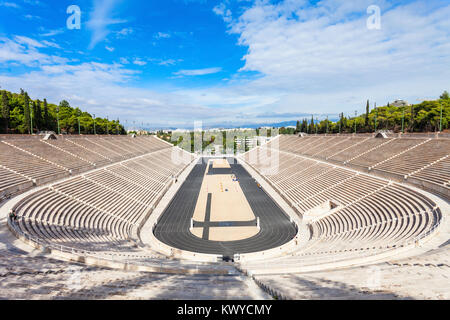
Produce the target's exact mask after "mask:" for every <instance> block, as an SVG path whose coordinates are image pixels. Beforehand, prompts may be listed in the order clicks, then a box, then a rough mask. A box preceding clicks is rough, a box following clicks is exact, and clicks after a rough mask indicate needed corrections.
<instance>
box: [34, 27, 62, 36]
mask: <svg viewBox="0 0 450 320" xmlns="http://www.w3.org/2000/svg"><path fill="white" fill-rule="evenodd" d="M63 32H64V29H63V28H61V29H55V30H49V31H48V32H45V33H41V34H39V35H40V36H41V37H53V36H56V35H58V34H61V33H63Z"/></svg>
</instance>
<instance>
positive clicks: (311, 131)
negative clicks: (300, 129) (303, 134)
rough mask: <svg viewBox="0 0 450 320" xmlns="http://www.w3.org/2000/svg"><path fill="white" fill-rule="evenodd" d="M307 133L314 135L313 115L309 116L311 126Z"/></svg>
mask: <svg viewBox="0 0 450 320" xmlns="http://www.w3.org/2000/svg"><path fill="white" fill-rule="evenodd" d="M309 133H314V116H313V115H311V125H310V130H309Z"/></svg>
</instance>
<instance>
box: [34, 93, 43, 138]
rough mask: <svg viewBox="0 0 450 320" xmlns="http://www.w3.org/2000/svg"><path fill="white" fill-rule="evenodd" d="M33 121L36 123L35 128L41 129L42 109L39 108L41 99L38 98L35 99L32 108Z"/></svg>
mask: <svg viewBox="0 0 450 320" xmlns="http://www.w3.org/2000/svg"><path fill="white" fill-rule="evenodd" d="M33 114H34V122H35V123H36V128H37V129H38V131H40V130H41V129H42V109H41V101H40V100H39V99H38V100H37V101H36V105H35V108H34V112H33Z"/></svg>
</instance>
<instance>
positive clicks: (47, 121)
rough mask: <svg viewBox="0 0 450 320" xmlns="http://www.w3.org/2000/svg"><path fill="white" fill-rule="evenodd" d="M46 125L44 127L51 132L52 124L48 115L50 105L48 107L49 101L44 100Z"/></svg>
mask: <svg viewBox="0 0 450 320" xmlns="http://www.w3.org/2000/svg"><path fill="white" fill-rule="evenodd" d="M43 120H44V123H43V127H44V128H45V129H46V130H50V127H51V124H50V116H49V114H48V105H47V99H44V119H43Z"/></svg>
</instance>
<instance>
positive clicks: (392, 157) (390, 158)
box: [369, 139, 431, 171]
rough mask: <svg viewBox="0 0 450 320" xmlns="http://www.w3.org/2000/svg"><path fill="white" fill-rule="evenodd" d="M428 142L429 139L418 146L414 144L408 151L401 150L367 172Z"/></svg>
mask: <svg viewBox="0 0 450 320" xmlns="http://www.w3.org/2000/svg"><path fill="white" fill-rule="evenodd" d="M428 141H431V139H427V140H425V141H422V142H421V143H419V144H416V145H414V146H412V147H409V148H408V149H406V150H403V151H402V152H399V153H397V154H395V155H393V156H391V157H389V158H387V159H385V160H383V161H380V162H378V163H376V164H374V165H373V166H371V167H369V171H370V170H372V169H373V168H375V167H376V166H379V165H381V164H383V163H386V162H388V161H391V160H392V159H394V158H396V157H398V156H401V155H402V154H404V153H406V152H408V151H411V150H413V149H415V148H417V147H419V146H421V145H423V144H425V143H427V142H428Z"/></svg>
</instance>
